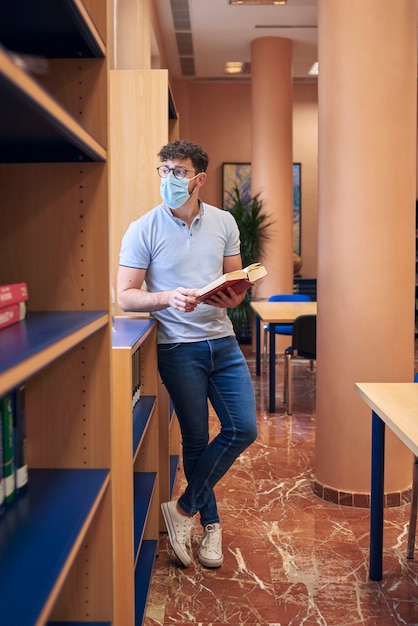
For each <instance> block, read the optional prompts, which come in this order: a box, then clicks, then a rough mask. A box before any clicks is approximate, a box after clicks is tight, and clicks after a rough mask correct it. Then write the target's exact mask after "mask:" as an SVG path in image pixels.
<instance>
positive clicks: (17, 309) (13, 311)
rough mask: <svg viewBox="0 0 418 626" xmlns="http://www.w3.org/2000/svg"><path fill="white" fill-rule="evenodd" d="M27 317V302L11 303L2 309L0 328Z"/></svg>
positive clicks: (0, 311)
mask: <svg viewBox="0 0 418 626" xmlns="http://www.w3.org/2000/svg"><path fill="white" fill-rule="evenodd" d="M25 317H26V302H19V303H18V304H11V305H10V306H6V307H2V308H1V309H0V328H6V326H10V325H11V324H16V323H17V322H21V321H22V320H24V319H25Z"/></svg>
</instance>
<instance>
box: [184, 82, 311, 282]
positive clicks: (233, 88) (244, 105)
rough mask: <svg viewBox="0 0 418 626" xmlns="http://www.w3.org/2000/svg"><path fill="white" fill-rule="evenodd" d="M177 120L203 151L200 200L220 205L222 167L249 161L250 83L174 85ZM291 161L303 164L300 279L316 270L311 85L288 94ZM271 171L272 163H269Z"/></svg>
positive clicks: (296, 86)
mask: <svg viewBox="0 0 418 626" xmlns="http://www.w3.org/2000/svg"><path fill="white" fill-rule="evenodd" d="M172 89H173V94H174V100H175V103H176V107H177V110H178V113H179V117H180V138H182V139H191V140H192V141H196V142H197V143H199V144H201V145H202V147H203V148H204V149H205V150H206V151H207V152H208V154H209V158H210V163H209V169H208V173H209V176H208V179H207V182H206V184H205V187H204V188H203V189H202V194H201V197H202V199H203V200H205V201H206V202H209V203H210V204H214V205H216V206H222V163H223V162H240V161H241V162H249V161H250V160H251V115H250V106H251V84H250V82H228V83H226V82H225V83H222V82H188V81H186V80H178V81H173V83H172ZM293 103H294V104H293V147H294V161H295V162H300V163H302V258H303V266H302V270H301V274H302V276H305V277H315V276H316V267H317V206H318V202H317V162H318V158H317V151H318V138H317V135H318V132H317V129H318V124H317V120H318V112H317V86H316V84H295V85H294V93H293ZM271 166H272V167H274V163H272V164H271Z"/></svg>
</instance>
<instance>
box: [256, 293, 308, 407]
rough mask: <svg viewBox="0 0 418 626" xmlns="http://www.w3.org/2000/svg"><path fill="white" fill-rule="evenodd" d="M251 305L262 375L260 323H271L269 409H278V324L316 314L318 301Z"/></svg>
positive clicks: (257, 356)
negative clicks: (253, 313) (254, 316)
mask: <svg viewBox="0 0 418 626" xmlns="http://www.w3.org/2000/svg"><path fill="white" fill-rule="evenodd" d="M251 307H252V308H253V309H254V311H255V313H256V346H255V348H256V355H255V358H256V375H257V376H260V371H261V368H260V346H261V340H260V332H261V331H260V325H261V323H262V324H263V325H264V324H270V333H269V340H270V342H269V349H270V355H269V411H270V413H275V411H276V325H277V324H293V322H294V321H295V319H296V318H297V317H299V315H316V311H317V305H316V302H268V301H267V300H263V301H258V302H257V301H254V302H251Z"/></svg>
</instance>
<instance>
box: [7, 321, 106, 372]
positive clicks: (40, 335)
mask: <svg viewBox="0 0 418 626" xmlns="http://www.w3.org/2000/svg"><path fill="white" fill-rule="evenodd" d="M105 313H106V312H105V311H45V312H41V311H32V312H29V313H28V316H27V319H26V320H24V321H23V322H18V323H17V324H12V325H11V326H8V327H7V328H2V329H1V330H0V373H1V372H4V371H6V370H8V369H10V368H11V367H13V366H15V365H17V364H18V363H21V362H23V361H24V360H26V359H29V358H30V357H33V356H35V355H36V354H38V353H40V352H42V350H45V349H47V348H49V347H51V346H52V345H53V344H54V343H57V342H58V341H60V340H61V339H65V337H68V336H69V335H71V334H72V333H74V332H76V331H78V330H80V329H81V328H83V327H84V326H87V325H88V324H90V323H91V322H93V321H96V320H97V319H99V318H100V317H102V316H104V315H105Z"/></svg>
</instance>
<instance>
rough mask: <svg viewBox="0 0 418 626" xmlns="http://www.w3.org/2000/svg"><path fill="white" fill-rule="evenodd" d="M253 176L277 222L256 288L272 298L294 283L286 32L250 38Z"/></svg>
mask: <svg viewBox="0 0 418 626" xmlns="http://www.w3.org/2000/svg"><path fill="white" fill-rule="evenodd" d="M251 179H252V192H253V194H255V193H260V197H261V199H262V200H263V204H264V212H265V213H266V214H268V215H269V216H270V219H271V221H272V222H273V225H272V226H271V227H270V229H269V231H270V237H269V240H268V242H267V244H266V247H265V254H264V258H263V261H264V263H265V265H266V268H267V271H268V277H266V278H265V279H263V281H262V284H261V285H260V286H258V287H257V289H254V296H255V297H257V298H260V297H265V298H267V297H268V296H270V295H271V294H273V293H280V292H283V293H285V292H286V293H288V292H291V291H292V288H293V178H292V42H291V41H290V40H289V39H283V38H281V37H261V38H260V39H255V40H254V41H253V42H252V43H251Z"/></svg>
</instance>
